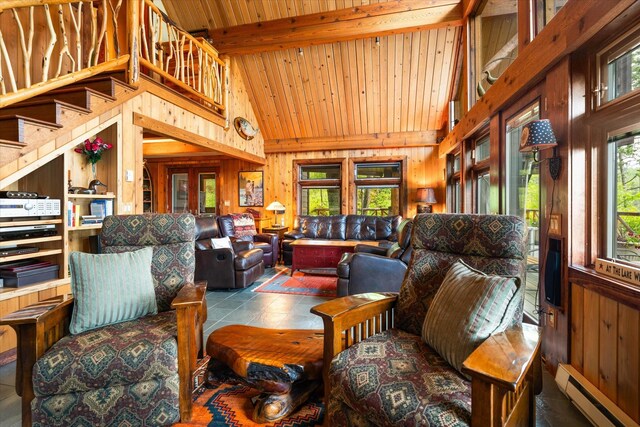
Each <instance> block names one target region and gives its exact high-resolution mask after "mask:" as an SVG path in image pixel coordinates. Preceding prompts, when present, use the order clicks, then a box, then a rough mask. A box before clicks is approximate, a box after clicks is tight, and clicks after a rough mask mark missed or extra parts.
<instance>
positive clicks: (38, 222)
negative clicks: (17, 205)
mask: <svg viewBox="0 0 640 427" xmlns="http://www.w3.org/2000/svg"><path fill="white" fill-rule="evenodd" d="M43 224H62V219H60V218H55V219H36V220H33V221H30V220H22V221H6V222H4V221H2V222H0V227H22V226H24V225H43Z"/></svg>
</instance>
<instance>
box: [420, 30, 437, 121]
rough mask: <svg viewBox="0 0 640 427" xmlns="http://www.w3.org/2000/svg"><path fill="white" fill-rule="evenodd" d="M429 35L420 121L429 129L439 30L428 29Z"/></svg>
mask: <svg viewBox="0 0 640 427" xmlns="http://www.w3.org/2000/svg"><path fill="white" fill-rule="evenodd" d="M427 35H428V37H429V43H428V51H427V52H428V54H427V63H426V65H425V69H426V75H425V86H424V94H423V97H422V103H423V110H422V118H421V121H420V127H421V129H429V123H431V120H430V116H431V105H432V97H433V91H434V89H435V86H434V85H435V70H436V68H435V63H436V55H434V54H433V53H432V52H433V50H434V49H437V45H438V31H436V30H431V31H427Z"/></svg>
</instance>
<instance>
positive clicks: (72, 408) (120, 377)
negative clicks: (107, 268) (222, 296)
mask: <svg viewBox="0 0 640 427" xmlns="http://www.w3.org/2000/svg"><path fill="white" fill-rule="evenodd" d="M194 235H195V220H194V217H193V216H192V215H191V214H155V215H128V216H109V217H107V218H106V219H105V221H104V224H103V228H102V233H101V241H102V250H103V252H104V253H106V254H110V253H111V254H113V253H118V254H119V255H91V254H78V256H81V257H103V258H102V259H103V260H104V259H109V260H113V259H116V258H117V259H119V257H128V256H135V255H134V254H135V252H131V251H135V250H138V249H140V251H136V252H140V253H142V252H144V253H146V254H147V260H148V261H147V263H146V265H143V266H142V267H141V270H140V271H144V272H145V274H146V275H149V270H148V268H149V265H150V266H151V267H150V269H151V271H150V275H149V276H148V283H149V295H150V296H149V298H150V300H151V302H152V303H153V302H154V301H153V299H154V294H155V304H153V306H154V309H155V307H157V314H155V315H147V316H144V317H140V318H137V319H135V320H130V321H125V322H121V323H113V324H110V325H107V326H102V327H97V328H95V329H90V330H87V331H85V332H80V333H76V334H69V329H70V322H71V329H72V330H73V322H74V320H70V318H71V317H72V313H73V316H77V315H78V314H77V313H76V312H75V311H77V310H78V306H79V305H82V304H81V303H80V301H82V298H80V296H79V295H78V298H77V299H73V298H69V297H65V298H61V299H58V300H49V301H47V302H46V303H41V307H42V310H41V311H40V312H38V308H37V307H35V308H34V307H31V308H27V309H24V313H23V314H24V315H23V316H21V315H20V312H16V313H13V314H12V315H10V319H6V318H5V319H3V320H2V321H0V323H2V324H8V325H11V326H12V327H13V328H14V329H15V330H16V333H17V334H18V366H17V369H16V389H17V392H18V394H19V395H21V396H22V425H23V426H31V425H32V421H33V425H34V426H70V425H94V426H98V425H100V426H112V425H140V426H142V425H147V426H149V425H153V426H160V425H171V424H173V423H175V422H177V421H179V420H180V419H182V420H189V419H190V415H191V402H192V400H191V391H192V384H193V380H194V378H193V375H194V370H195V368H196V367H197V359H198V358H202V355H203V351H202V325H203V323H204V322H205V321H206V315H207V314H206V313H207V308H206V300H205V286H204V285H198V286H196V285H194V284H192V281H193V274H194V266H195V261H194V260H195V258H194ZM148 247H152V248H153V250H152V251H149V250H147V249H144V248H148ZM75 255H76V254H73V256H71V257H70V264H71V267H70V268H71V269H72V270H71V271H72V273H73V272H78V276H80V274H79V270H74V267H73V261H72V258H73V257H74V256H75ZM105 257H106V258H105ZM86 259H89V258H86ZM92 259H93V260H95V263H94V264H93V265H87V264H89V263H85V264H84V265H79V266H78V267H80V268H85V269H90V268H92V267H94V266H95V265H96V264H97V263H98V262H99V261H98V258H92ZM117 270H118V268H112V271H113V273H114V275H115V273H116V272H117ZM126 274H128V276H126V277H127V280H128V279H129V278H130V282H129V281H127V282H126V283H125V284H124V286H126V287H129V286H130V287H131V288H133V283H134V281H136V279H137V277H131V274H132V273H131V272H130V271H128V272H125V275H126ZM140 276H144V275H143V274H141V275H140ZM74 280H79V279H74ZM97 282H98V285H100V281H97ZM102 283H104V281H102ZM72 286H76V285H74V284H73V283H72ZM77 289H78V288H77V287H75V288H74V293H75V292H76V291H77ZM154 290H155V292H154ZM125 293H126V292H125ZM131 293H132V294H133V293H134V291H133V290H132V291H131ZM76 295H77V294H76ZM123 297H125V296H124V295H122V294H119V295H112V296H111V298H108V300H112V299H113V300H115V299H125V298H123ZM106 302H107V298H105V299H103V300H101V301H97V302H96V301H94V304H95V303H97V304H104V303H106ZM74 305H75V306H76V307H75V309H74Z"/></svg>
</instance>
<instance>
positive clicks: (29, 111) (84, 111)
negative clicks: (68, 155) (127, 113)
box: [0, 71, 137, 180]
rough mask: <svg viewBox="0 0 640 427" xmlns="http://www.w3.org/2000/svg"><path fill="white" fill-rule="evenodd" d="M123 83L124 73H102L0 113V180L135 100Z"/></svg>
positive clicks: (132, 93) (132, 88)
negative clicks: (107, 112) (92, 121)
mask: <svg viewBox="0 0 640 427" xmlns="http://www.w3.org/2000/svg"><path fill="white" fill-rule="evenodd" d="M125 82H126V78H125V73H124V71H115V72H108V73H103V74H99V75H96V76H93V77H90V78H88V79H85V80H81V81H78V82H77V83H74V84H71V85H68V86H65V87H62V88H59V89H54V90H51V91H49V92H47V93H45V94H42V95H39V96H36V97H34V98H31V99H28V100H25V101H22V102H19V103H17V104H13V105H10V106H8V107H5V108H2V109H0V180H2V179H5V178H7V177H8V176H10V175H11V174H13V173H15V172H17V171H18V170H19V169H21V168H23V167H25V166H27V165H28V164H31V163H33V162H35V161H37V160H38V159H39V158H41V157H42V156H43V155H45V154H47V153H49V152H50V151H51V149H55V148H58V147H59V145H60V143H62V142H64V140H65V137H66V140H67V141H70V140H71V139H73V138H72V132H73V130H74V129H76V128H77V127H78V126H81V125H84V124H86V123H88V122H90V121H91V120H93V119H94V118H97V117H99V116H100V115H101V114H104V113H105V112H106V111H108V110H110V109H112V108H114V107H116V106H118V105H120V104H121V103H123V102H125V101H126V100H128V99H131V98H132V97H133V96H135V95H136V94H137V93H136V88H134V87H132V86H130V85H129V84H127V83H125ZM57 138H60V141H56V143H55V144H49V143H50V142H51V141H53V140H56V139H57ZM45 145H47V146H49V145H52V146H53V147H52V148H49V149H44V148H43V147H44V146H45Z"/></svg>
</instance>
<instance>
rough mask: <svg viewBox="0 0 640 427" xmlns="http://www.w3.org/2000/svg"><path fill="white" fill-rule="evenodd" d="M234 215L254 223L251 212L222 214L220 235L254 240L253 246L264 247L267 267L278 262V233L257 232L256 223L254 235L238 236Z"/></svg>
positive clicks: (232, 238) (220, 217)
mask: <svg viewBox="0 0 640 427" xmlns="http://www.w3.org/2000/svg"><path fill="white" fill-rule="evenodd" d="M234 216H236V217H243V218H247V219H251V221H250V222H251V223H253V216H252V215H251V214H249V213H243V214H229V215H220V216H219V217H218V226H219V227H220V236H221V237H229V238H230V239H231V240H232V241H234V240H246V241H250V242H253V246H254V247H255V248H258V249H262V252H263V255H264V257H263V259H264V264H265V266H267V267H273V266H275V265H276V263H277V262H278V251H279V247H280V246H279V243H278V235H277V234H270V233H257V232H256V230H255V224H253V233H254V234H253V235H245V236H238V235H237V233H236V228H235V226H234Z"/></svg>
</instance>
